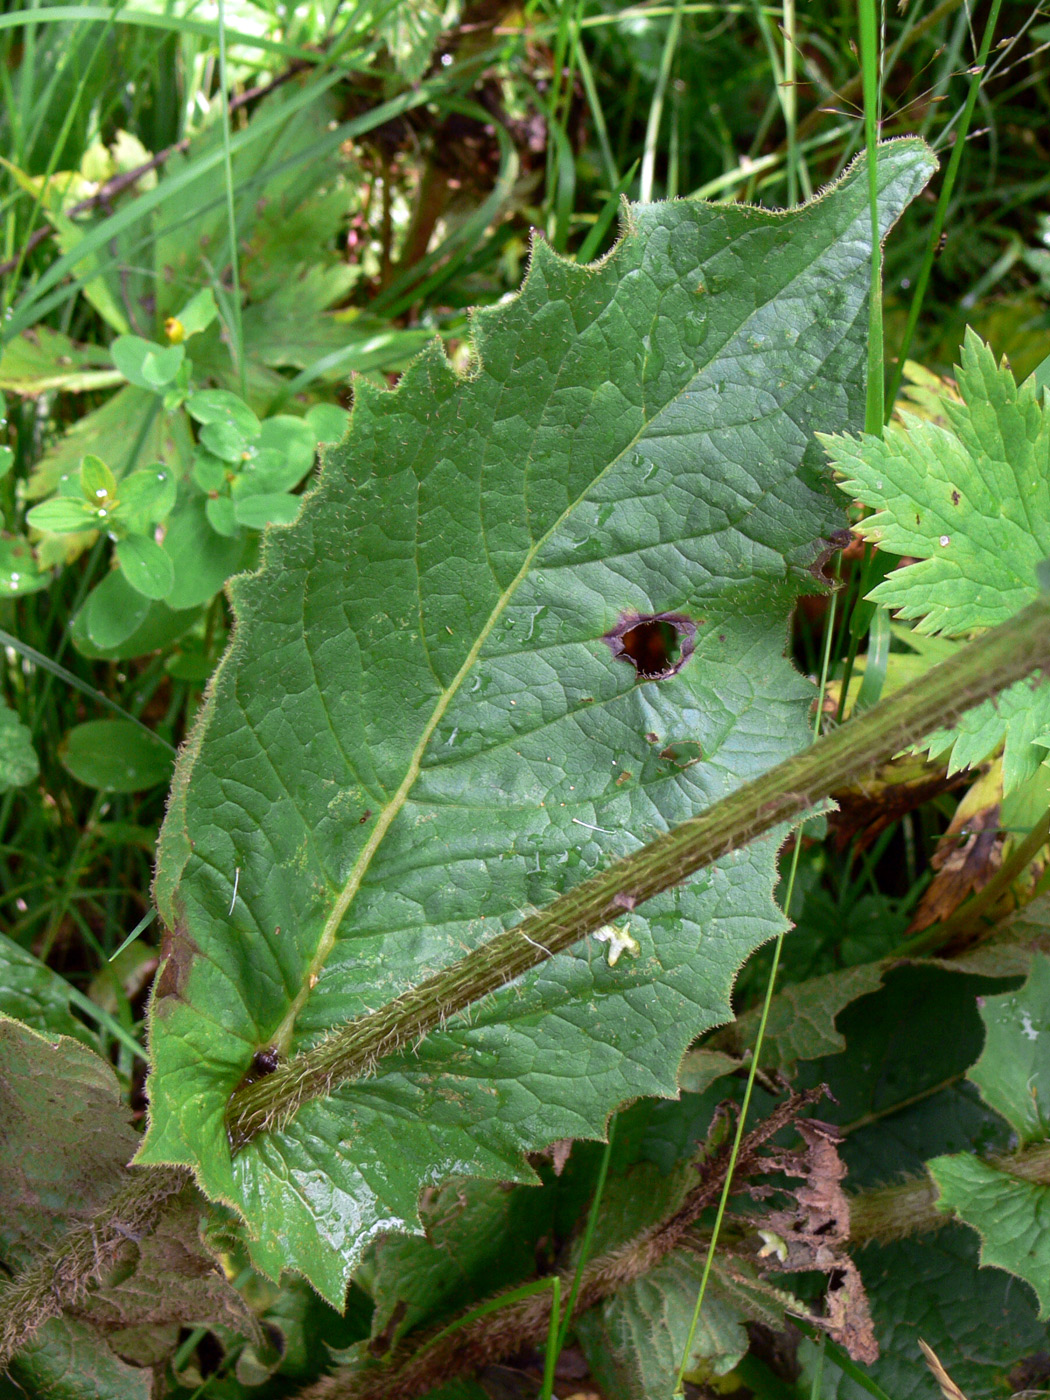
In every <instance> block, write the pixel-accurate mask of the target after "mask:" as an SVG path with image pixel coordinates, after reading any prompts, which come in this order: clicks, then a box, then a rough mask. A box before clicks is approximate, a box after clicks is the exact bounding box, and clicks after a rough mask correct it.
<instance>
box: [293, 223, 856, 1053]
mask: <svg viewBox="0 0 1050 1400" xmlns="http://www.w3.org/2000/svg"><path fill="white" fill-rule="evenodd" d="M842 236H843V231H842V230H839V231H838V232H837V234H836V236H834V237H832V238H831V239H830V240H829V241H828V243H827V244H826V245H825V247H824V248H823V249H822V250H821V253H820V255H818V259H815V260H814V261H817V260H819V257H823V256H826V255H827V253H828V251H829V248H830V247H832V246H833V245H834V244H835V243H837V242H838V241H839V240H840V239H841V237H842ZM812 266H813V264H812V263H811V264H808V265H807V268H806V271H809V270H810V269H811V268H812ZM796 276H797V273H794V272H793V273H792V274H791V276H790V277H789V278H788V280H787V281H786V282H785V283H784V284H783V285H782V286H778V287H777V289H776V290H775V291H774V292H773V294H772V295H771V296H770V297H769V298H768V299H767V300H766V301H764V302H762V303H760V304H759V305H756V306H754V307H752V308H751V309H750V310H749V311H748V313H747V314H746V315H745V317H744V318H743V320H742V321H740V322H739V324H737V325H736V326H735V327H734V328H733V329H732V331H731V332H730V333H728V334H727V335H725V337H724V338H723V340H722V344H721V345H720V347H719V349H718V351H717V353H716V354H715V355H713V356H712V358H711V359H710V360H708V361H707V363H706V364H704V365H703V366H695V365H694V366H693V370H692V373H691V374H690V376H689V378H688V380H687V381H686V382H685V383H684V384H683V385H682V386H681V387H680V388H679V389H677V390H676V391H675V392H674V393H673V394H672V395H671V396H670V398H668V399H667V401H666V402H665V403H663V404H662V405H661V406H660V408H659V409H658V410H657V412H656V413H654V414H653V416H652V417H651V418H646V419H645V420H644V421H643V423H642V425H641V426H640V428H639V429H638V431H637V432H636V433H635V434H634V435H633V436H632V437H631V438H630V439H629V441H627V442H626V443H624V445H623V446H622V447H621V448H620V450H619V451H618V452H617V453H616V454H615V455H614V456H612V457H611V458H610V459H609V461H608V462H607V463H606V464H605V465H604V466H603V467H602V469H601V471H599V472H598V473H596V475H594V476H593V477H591V479H590V480H589V481H588V483H587V485H586V486H585V488H584V489H583V490H582V491H581V492H580V493H579V494H578V495H577V496H576V497H574V498H573V500H572V501H570V502H569V504H568V505H567V506H566V507H565V509H564V510H563V511H562V513H561V514H560V515H559V516H558V517H557V518H556V519H555V520H554V521H553V522H552V523H551V525H550V526H549V527H548V529H547V530H546V531H545V532H544V534H543V535H541V536H540V537H539V539H537V540H535V541H534V542H533V544H532V546H531V547H530V548H529V550H528V551H527V553H526V555H525V558H524V560H523V562H522V565H521V568H520V569H519V570H518V572H517V574H516V575H515V576H514V578H513V579H512V580H511V581H510V583H509V584H507V586H506V587H505V588H504V589H503V591H502V592H501V593H500V595H499V598H498V599H497V601H496V604H495V606H494V607H493V609H492V611H491V613H490V614H489V616H488V618H487V619H486V620H485V623H484V625H483V627H482V628H481V629H480V631H479V633H478V636H477V638H476V639H475V641H474V643H473V645H472V646H471V648H470V650H469V651H468V653H467V655H466V657H465V658H464V661H463V663H462V665H461V666H460V668H459V670H458V671H457V672H456V674H455V676H454V677H453V678H452V680H451V681H450V682H449V684H448V685H447V686H446V687H445V688H444V689H443V690H442V692H441V694H440V695H439V696H438V698H437V701H436V703H435V705H434V708H433V711H432V712H431V716H430V718H429V719H428V721H427V723H426V724H425V725H424V727H423V730H422V733H421V734H420V738H419V740H418V742H417V744H416V746H415V748H414V749H413V751H412V755H411V758H410V760H409V764H408V768H407V769H406V772H405V776H404V778H403V779H402V781H401V783H400V784H399V785H398V788H397V791H396V792H395V793H394V794H393V796H392V797H391V798H390V799H389V800H388V801H387V803H386V804H385V805H384V807H383V809H382V811H381V813H380V815H379V819H378V820H377V822H376V824H375V826H374V827H373V829H372V834H371V836H370V837H369V839H368V841H367V842H366V843H365V845H364V846H363V847H362V849H361V851H360V852H359V854H358V857H357V859H356V860H355V862H354V865H353V869H352V870H351V872H350V875H349V877H348V878H347V880H346V883H345V884H344V885H343V888H342V890H341V892H340V894H339V896H338V898H337V899H336V901H335V904H334V905H333V906H332V911H331V913H330V914H329V916H328V918H327V919H326V920H325V922H324V925H323V927H322V930H321V936H320V938H319V940H318V943H317V948H316V950H315V952H314V956H313V957H312V958H311V959H310V962H309V964H308V965H307V966H306V968H305V969H304V972H303V976H302V981H301V984H300V988H299V991H298V992H297V993H296V995H295V996H294V997H293V998H292V1001H291V1002H290V1004H289V1007H288V1010H287V1012H286V1013H285V1016H284V1017H283V1018H282V1020H281V1022H280V1025H279V1026H278V1027H277V1030H276V1031H275V1033H274V1035H273V1037H272V1042H273V1043H274V1044H276V1045H277V1046H278V1048H279V1049H281V1050H282V1051H284V1052H287V1051H288V1049H289V1047H290V1046H291V1042H292V1035H293V1032H294V1029H295V1023H296V1020H297V1019H298V1016H299V1013H300V1012H301V1011H302V1009H303V1007H304V1006H305V1005H306V1003H307V1001H308V999H309V996H310V993H311V991H312V990H313V988H314V986H316V983H317V980H318V978H319V977H320V974H321V971H322V970H323V968H324V966H325V963H326V962H327V960H328V957H329V955H330V953H331V952H332V949H333V948H334V947H335V943H336V938H337V935H338V931H339V927H340V925H341V923H342V921H343V918H344V916H345V915H346V913H347V911H348V910H349V908H350V906H351V904H352V903H353V901H354V899H355V898H356V896H357V892H358V890H359V889H360V888H361V885H362V884H363V882H364V879H365V876H366V874H367V873H368V869H369V866H370V865H371V863H372V859H373V857H374V856H375V853H376V851H377V850H378V849H379V847H380V846H381V845H382V842H383V840H384V839H385V837H386V834H387V832H388V831H389V830H390V827H391V826H392V825H393V823H394V821H395V820H396V819H397V817H398V815H399V814H400V812H401V811H402V809H403V807H404V806H405V803H406V802H407V800H408V796H409V793H410V792H411V790H412V788H413V787H414V786H415V782H416V779H417V778H418V777H419V773H420V771H421V769H422V765H423V758H424V756H425V754H426V751H427V747H428V745H429V743H430V740H431V738H432V736H433V734H434V731H435V730H436V729H437V727H438V725H439V724H440V723H441V720H442V719H443V717H444V715H445V713H446V712H447V710H448V707H449V705H450V704H451V703H452V701H453V699H454V698H455V696H456V695H457V694H458V692H459V690H460V687H461V686H462V685H463V682H464V681H465V680H466V679H467V677H468V676H469V675H470V673H471V671H472V670H473V668H474V665H475V663H476V661H477V659H478V656H479V655H480V652H481V649H482V647H483V646H484V644H485V642H486V641H487V639H488V637H489V635H490V633H491V632H492V630H493V628H494V627H495V625H496V623H497V622H498V621H499V619H500V617H501V616H502V615H503V613H504V611H505V610H506V608H507V606H508V605H509V603H510V602H511V600H512V598H513V597H514V594H515V593H516V592H517V589H518V588H519V587H520V585H521V584H522V583H523V582H524V581H525V579H526V578H527V577H528V575H529V573H530V571H531V568H532V564H533V561H534V560H535V558H536V556H537V554H538V553H539V552H540V550H541V549H542V548H543V546H544V545H545V544H546V543H547V541H548V540H549V539H550V537H551V536H552V535H553V534H554V533H555V532H556V531H557V530H558V529H559V528H560V527H561V526H562V524H563V523H564V522H565V521H566V520H567V519H568V518H569V517H570V516H571V515H572V513H573V512H574V511H575V510H578V509H579V507H580V505H581V504H582V503H583V501H584V500H586V498H587V495H588V493H589V492H591V491H592V490H594V488H595V487H596V486H597V485H598V484H599V483H600V482H601V481H602V480H603V479H604V477H605V476H606V475H607V474H608V473H609V472H611V471H612V470H613V469H614V467H616V465H617V464H618V463H619V462H620V461H621V460H622V458H623V457H624V456H625V455H626V454H627V453H628V452H630V451H631V449H632V448H634V447H635V446H636V445H637V444H638V442H639V441H641V440H642V439H644V438H645V437H647V436H650V435H651V430H652V428H653V426H654V425H655V424H656V423H657V422H658V421H659V420H660V418H661V417H662V415H663V414H664V413H666V412H667V410H668V409H669V408H670V407H671V406H672V405H673V404H674V403H676V402H677V401H678V400H679V399H680V398H681V396H682V395H683V394H685V393H686V392H688V390H689V388H690V386H691V385H692V384H693V383H695V381H696V378H697V376H698V375H699V374H701V373H703V372H704V371H706V370H709V369H710V367H711V365H712V364H713V363H714V362H715V359H716V358H717V356H718V355H720V354H723V353H724V352H725V349H726V347H727V346H728V345H731V344H732V343H733V342H734V341H736V340H738V339H739V337H740V336H741V335H742V334H743V332H744V330H745V329H746V327H747V325H748V323H749V322H750V321H751V320H753V318H754V317H755V316H756V315H757V314H758V312H759V311H761V310H763V309H764V308H765V307H766V306H768V305H769V304H770V303H771V302H772V301H774V300H775V299H776V298H778V297H781V296H783V295H784V294H785V292H786V291H787V290H788V288H789V287H790V286H791V284H792V282H793V281H794V280H795V278H796ZM395 392H396V391H395ZM552 392H553V391H552ZM642 407H643V412H644V405H643V406H642ZM748 513H750V511H749V512H748ZM421 642H422V643H423V645H424V650H425V651H426V644H425V641H424V639H423V638H422V636H421ZM428 663H429V654H428ZM430 669H431V671H433V667H432V666H431V667H430Z"/></svg>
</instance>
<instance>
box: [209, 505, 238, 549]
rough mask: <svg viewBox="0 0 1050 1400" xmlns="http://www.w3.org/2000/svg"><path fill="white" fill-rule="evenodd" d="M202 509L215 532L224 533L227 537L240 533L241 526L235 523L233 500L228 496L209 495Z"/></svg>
mask: <svg viewBox="0 0 1050 1400" xmlns="http://www.w3.org/2000/svg"><path fill="white" fill-rule="evenodd" d="M204 511H205V514H206V515H207V517H208V524H209V525H210V526H211V528H212V529H213V530H215V531H216V533H217V534H220V535H225V536H227V537H228V538H229V539H232V538H233V537H234V536H235V535H238V534H240V529H241V527H240V526H239V525H238V523H237V517H236V516H235V515H234V511H233V502H232V501H231V500H230V498H229V496H209V497H208V500H207V501H206V502H205V505H204Z"/></svg>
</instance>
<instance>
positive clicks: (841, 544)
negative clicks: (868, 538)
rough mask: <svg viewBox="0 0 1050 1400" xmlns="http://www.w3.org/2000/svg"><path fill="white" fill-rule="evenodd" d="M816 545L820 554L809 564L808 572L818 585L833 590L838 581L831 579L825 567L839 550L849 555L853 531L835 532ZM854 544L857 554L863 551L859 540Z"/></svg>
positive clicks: (852, 541)
mask: <svg viewBox="0 0 1050 1400" xmlns="http://www.w3.org/2000/svg"><path fill="white" fill-rule="evenodd" d="M818 543H819V545H820V552H819V553H818V554H817V557H816V558H815V559H814V560H813V563H812V564H810V566H809V572H810V573H811V574H812V575H813V577H814V578H815V579H816V580H817V582H818V583H822V584H824V585H825V587H827V588H835V587H837V586H838V582H839V580H838V579H836V578H832V577H831V575H830V574H828V573H827V567H828V564H829V563H830V562H831V560H832V559H833V558H834V557H835V555H836V554H838V552H839V550H840V549H841V550H842V551H843V552H844V553H846V554H848V553H849V551H850V550H851V548H852V547H853V545H854V538H853V531H852V530H847V529H843V530H835V531H834V532H833V533H832V534H830V535H829V536H828V538H827V539H826V540H820V541H818ZM856 543H857V545H858V550H857V552H858V553H861V552H862V550H863V543H862V541H859V540H858V541H857V542H856Z"/></svg>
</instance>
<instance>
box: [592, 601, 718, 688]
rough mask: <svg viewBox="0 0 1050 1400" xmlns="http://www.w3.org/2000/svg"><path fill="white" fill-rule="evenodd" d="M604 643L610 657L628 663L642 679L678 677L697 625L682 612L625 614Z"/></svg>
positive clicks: (691, 645)
mask: <svg viewBox="0 0 1050 1400" xmlns="http://www.w3.org/2000/svg"><path fill="white" fill-rule="evenodd" d="M604 640H605V641H606V642H607V643H608V645H609V650H610V651H611V652H612V654H613V656H615V657H617V658H618V659H619V660H621V661H629V662H630V663H631V665H632V666H633V667H634V669H635V670H636V671H637V672H638V674H639V676H641V677H642V679H643V680H647V681H662V680H666V678H667V677H668V676H674V675H677V674H678V672H679V671H680V670H681V669H682V667H683V666H684V665H685V663H686V662H687V661H688V660H689V658H690V656H692V654H693V648H694V646H695V641H696V623H695V622H693V621H692V619H691V618H688V617H683V616H682V614H681V613H652V614H650V615H649V616H648V617H642V616H640V615H639V614H638V613H625V614H624V615H623V617H621V618H620V621H619V622H618V623H617V624H616V626H615V627H614V628H613V629H612V631H611V632H606V634H605V637H604Z"/></svg>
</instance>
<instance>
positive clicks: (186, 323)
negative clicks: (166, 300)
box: [175, 287, 219, 340]
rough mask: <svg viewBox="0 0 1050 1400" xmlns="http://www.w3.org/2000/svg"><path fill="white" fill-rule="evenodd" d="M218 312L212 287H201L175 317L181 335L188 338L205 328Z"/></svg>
mask: <svg viewBox="0 0 1050 1400" xmlns="http://www.w3.org/2000/svg"><path fill="white" fill-rule="evenodd" d="M218 314H219V308H218V307H217V306H216V305H215V296H214V294H213V292H212V289H211V288H210V287H202V288H201V290H200V291H199V292H198V293H197V294H196V296H192V297H190V299H189V301H188V302H187V303H186V305H185V306H184V307H183V308H182V310H181V311H180V312H179V314H178V315H177V316H176V317H175V319H176V320H177V321H178V322H179V324H180V325H181V327H182V334H183V337H184V338H185V339H187V340H188V339H189V337H190V336H191V335H198V334H199V333H200V332H201V331H204V330H207V329H208V327H209V326H210V325H211V323H212V321H214V320H215V317H216V316H217V315H218Z"/></svg>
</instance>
